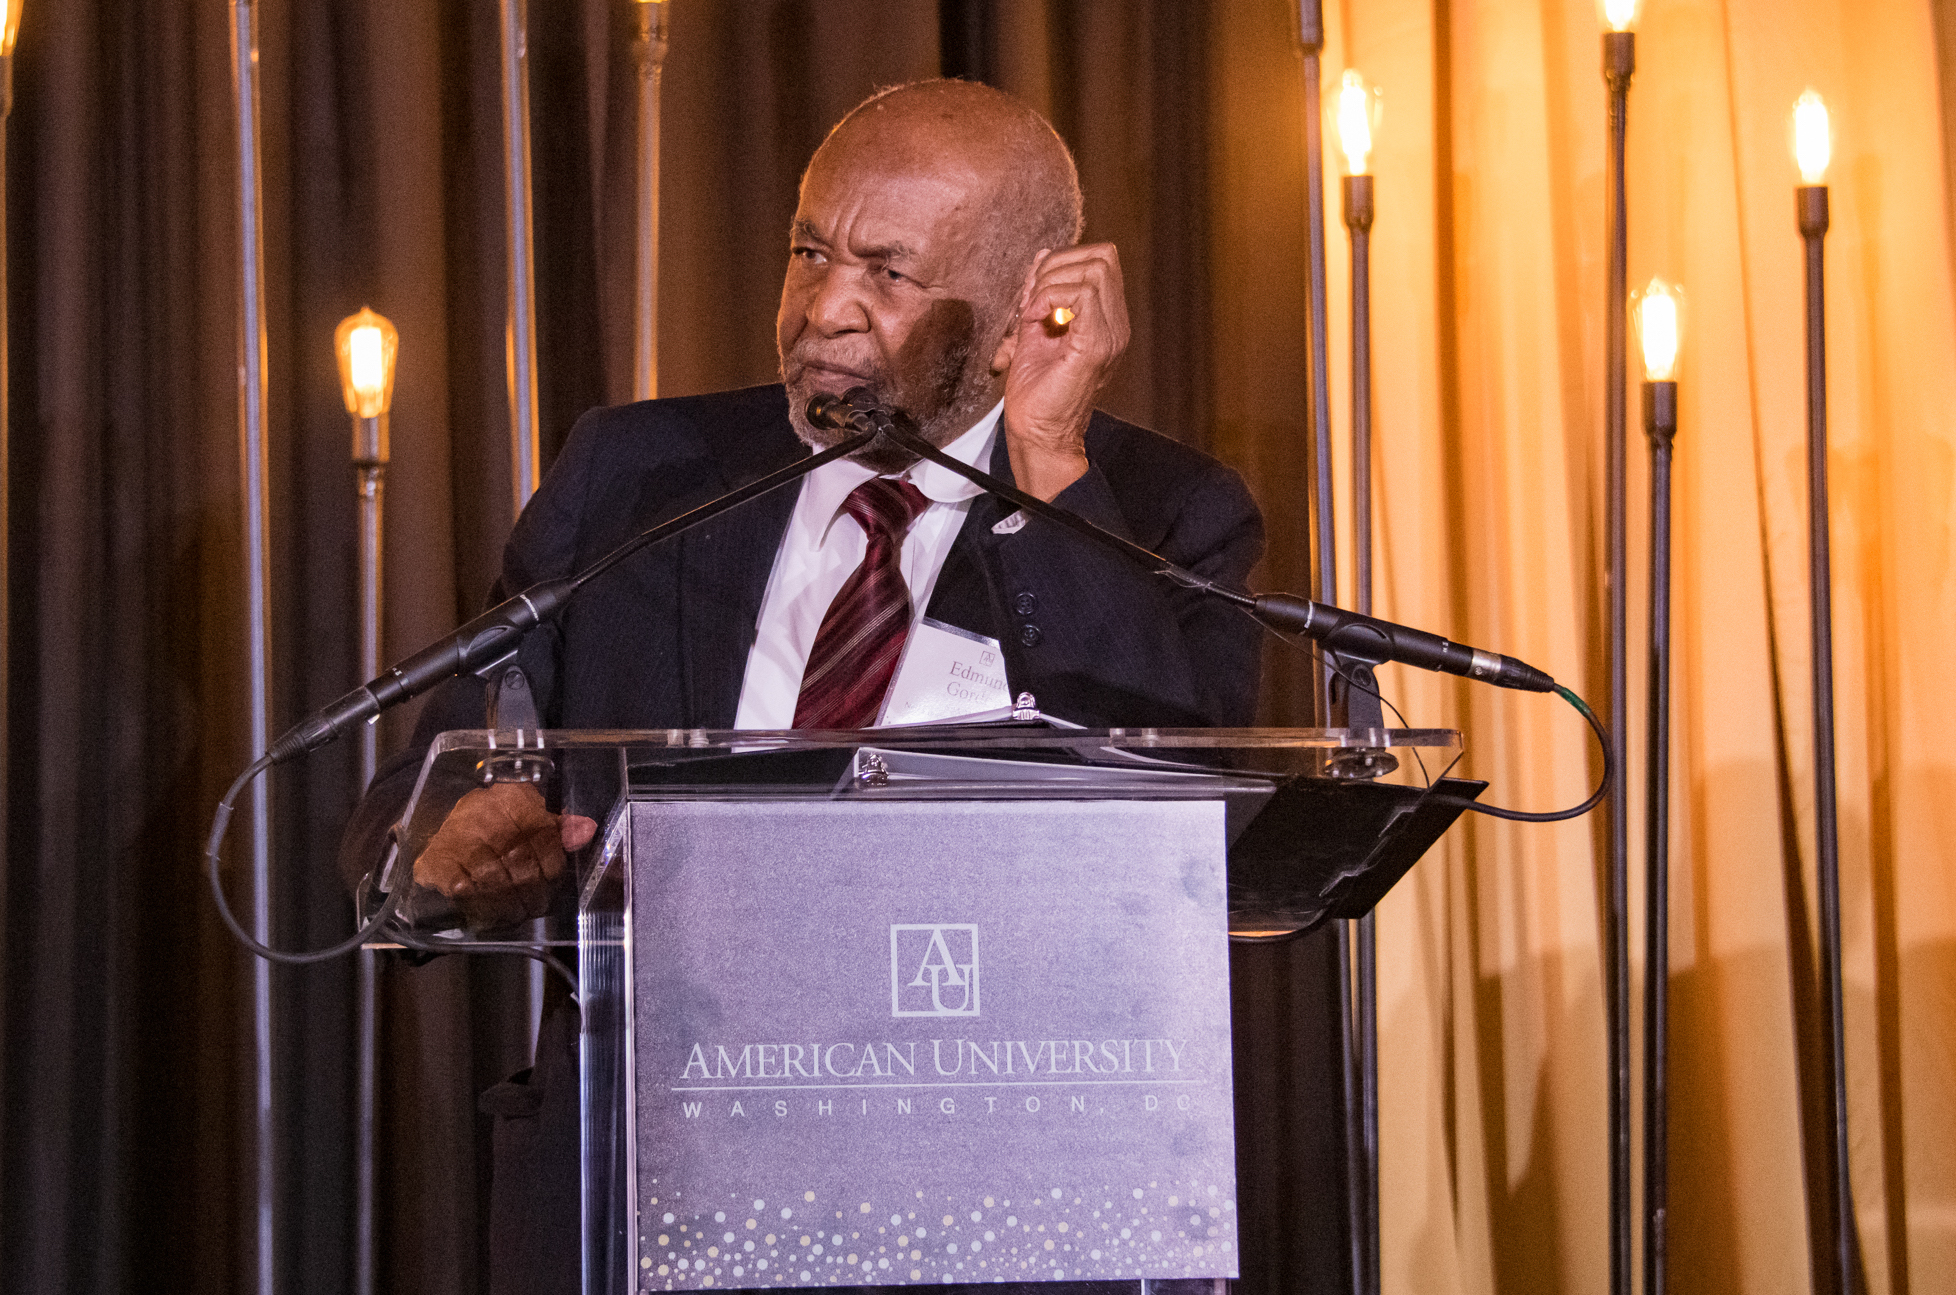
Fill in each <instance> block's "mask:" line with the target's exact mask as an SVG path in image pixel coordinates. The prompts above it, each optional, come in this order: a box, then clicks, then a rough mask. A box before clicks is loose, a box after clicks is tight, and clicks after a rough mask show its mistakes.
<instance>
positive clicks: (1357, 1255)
mask: <svg viewBox="0 0 1956 1295" xmlns="http://www.w3.org/2000/svg"><path fill="white" fill-rule="evenodd" d="M1297 37H1298V43H1299V45H1300V46H1301V48H1302V51H1303V55H1304V233H1305V256H1306V262H1307V266H1308V269H1307V277H1308V284H1307V287H1308V293H1309V310H1308V312H1307V314H1308V321H1307V322H1308V324H1309V340H1310V398H1311V435H1310V441H1309V445H1310V453H1309V455H1308V458H1309V460H1310V465H1311V489H1310V516H1311V521H1312V532H1313V535H1314V538H1315V540H1316V542H1315V544H1314V545H1313V546H1312V548H1313V552H1312V554H1311V558H1312V567H1313V574H1314V575H1315V576H1316V581H1315V583H1316V586H1317V596H1318V600H1319V601H1320V602H1326V603H1336V602H1337V601H1338V550H1337V543H1336V537H1335V533H1334V531H1333V529H1332V523H1333V518H1332V509H1331V498H1332V495H1331V492H1332V484H1331V376H1330V373H1331V364H1330V356H1329V349H1328V348H1329V344H1328V339H1327V333H1328V331H1329V325H1330V318H1329V309H1328V306H1327V289H1326V286H1325V253H1324V120H1323V109H1324V87H1323V80H1322V69H1321V67H1320V63H1321V59H1322V56H1323V54H1324V3H1323V0H1298V6H1297ZM1330 681H1331V672H1330V671H1329V670H1327V669H1325V668H1324V666H1323V665H1322V664H1319V665H1318V666H1317V667H1316V669H1315V670H1314V672H1313V678H1312V687H1311V707H1312V710H1313V711H1314V712H1315V713H1316V715H1317V717H1318V719H1317V722H1318V723H1320V724H1332V723H1335V722H1337V721H1336V720H1335V719H1334V717H1333V715H1332V699H1331V693H1330ZM1350 928H1351V924H1350V923H1349V922H1334V923H1333V924H1332V930H1333V933H1334V935H1335V939H1336V946H1337V947H1336V949H1335V951H1334V956H1335V958H1336V959H1337V967H1336V970H1335V973H1334V979H1335V981H1336V984H1335V990H1336V993H1337V997H1338V1074H1339V1079H1340V1083H1339V1089H1340V1091H1341V1093H1342V1094H1343V1097H1344V1121H1343V1123H1344V1130H1345V1137H1344V1143H1345V1186H1346V1197H1347V1213H1348V1214H1349V1215H1350V1222H1351V1230H1350V1233H1349V1237H1350V1250H1349V1254H1348V1256H1347V1260H1348V1268H1349V1271H1350V1273H1351V1279H1352V1284H1353V1286H1354V1288H1356V1287H1357V1286H1358V1284H1359V1282H1360V1280H1361V1278H1362V1275H1363V1272H1364V1261H1363V1257H1362V1252H1363V1240H1362V1237H1361V1235H1360V1234H1361V1231H1362V1228H1361V1220H1362V1217H1363V1213H1364V1208H1363V1196H1364V1184H1363V1180H1362V1178H1361V1174H1362V1169H1361V1166H1360V1157H1361V1148H1360V1145H1359V1144H1360V1141H1361V1138H1360V1134H1359V1127H1358V1126H1359V1121H1360V1114H1359V1096H1358V1060H1357V1055H1356V1040H1355V1038H1354V1035H1355V1028H1354V1022H1353V1019H1352V1017H1353V1005H1352V933H1351V929H1350Z"/></svg>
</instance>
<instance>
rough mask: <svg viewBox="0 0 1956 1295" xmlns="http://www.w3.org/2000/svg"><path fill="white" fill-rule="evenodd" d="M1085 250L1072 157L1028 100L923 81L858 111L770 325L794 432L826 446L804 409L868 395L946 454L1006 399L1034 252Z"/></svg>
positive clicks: (822, 158) (813, 193)
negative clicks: (1013, 337)
mask: <svg viewBox="0 0 1956 1295" xmlns="http://www.w3.org/2000/svg"><path fill="white" fill-rule="evenodd" d="M1079 236H1080V185H1079V180H1078V178H1077V176H1076V175H1075V172H1074V169H1073V159H1072V157H1071V156H1070V155H1069V154H1068V153H1067V151H1066V145H1064V144H1063V143H1061V142H1060V138H1059V136H1058V135H1056V134H1054V133H1053V128H1052V127H1051V126H1049V125H1047V124H1046V122H1045V120H1044V119H1043V118H1041V117H1040V116H1039V114H1038V113H1036V112H1034V111H1032V110H1031V109H1030V108H1028V107H1026V106H1025V105H1024V104H1022V103H1020V102H1019V101H1018V100H1016V99H1014V98H1012V97H1011V96H1009V95H1005V94H1001V93H1000V92H998V91H997V90H993V89H989V88H988V87H985V86H981V85H971V84H967V83H965V82H961V81H923V82H919V83H917V84H915V85H908V86H901V87H899V88H897V89H895V90H887V91H885V92H883V93H882V94H879V95H877V96H876V97H875V98H872V99H870V100H868V101H867V102H865V103H863V104H862V105H861V106H860V107H858V108H857V109H856V110H855V111H854V112H852V113H850V114H849V115H848V116H847V117H845V118H843V119H842V121H841V123H840V124H838V125H837V126H836V128H835V129H834V130H833V131H831V132H829V137H828V139H826V140H825V141H823V143H822V146H821V148H819V149H817V150H816V151H815V156H814V158H813V159H812V160H811V161H810V162H809V164H808V170H807V172H806V173H805V174H804V175H803V176H802V179H801V199H800V202H799V203H798V205H797V206H796V209H795V223H794V228H793V230H792V231H791V235H790V239H789V258H788V269H787V273H786V274H785V275H784V276H783V279H782V284H781V310H780V313H779V315H778V316H777V317H776V320H775V339H776V344H777V346H778V348H779V351H780V356H781V376H782V381H783V382H784V383H785V384H786V386H787V389H788V397H789V410H790V417H791V418H792V419H793V420H794V422H795V428H796V430H797V431H798V432H800V433H801V435H802V437H803V438H804V439H805V440H808V441H809V442H810V443H811V444H820V443H822V433H820V432H819V431H818V430H817V429H815V428H812V427H810V426H809V425H808V423H807V420H806V418H805V416H804V412H803V411H804V409H805V406H806V402H807V401H808V400H809V399H810V398H812V397H813V396H814V395H816V394H820V393H827V394H835V393H839V392H842V391H845V390H848V389H850V388H852V387H856V386H867V387H869V388H871V389H872V390H873V391H874V392H875V393H876V394H877V397H878V398H879V399H881V400H884V401H887V402H888V403H890V404H891V405H892V406H893V407H894V408H897V409H901V410H903V411H904V412H905V413H907V414H909V415H910V416H911V417H912V418H913V419H915V420H916V422H917V424H918V426H919V428H920V429H921V430H922V432H923V434H924V435H925V436H926V437H928V438H930V439H931V440H933V441H934V442H936V443H937V444H939V445H943V444H948V443H949V440H950V439H951V438H952V437H954V436H956V435H957V434H958V433H959V432H961V431H963V430H964V429H966V428H968V427H970V426H972V424H973V422H974V421H975V420H976V419H977V418H978V417H979V416H980V415H981V414H982V413H983V412H984V411H985V410H987V409H989V408H991V407H992V406H993V405H994V404H996V403H997V402H998V400H999V399H1000V397H1001V394H1002V393H1003V390H1004V370H1003V369H1002V368H1001V367H997V365H996V364H995V363H994V362H995V360H996V359H997V357H998V356H999V355H1001V354H1002V353H1003V349H1002V348H1004V346H1005V339H1006V338H1007V336H1008V335H1009V334H1011V333H1012V331H1013V329H1014V328H1015V327H1016V325H1017V322H1018V316H1019V309H1020V304H1021V302H1020V298H1021V294H1022V292H1023V291H1024V290H1025V289H1026V286H1027V284H1028V283H1029V281H1030V276H1031V272H1032V267H1033V264H1034V262H1035V260H1036V258H1037V257H1038V254H1039V252H1040V251H1041V249H1055V250H1057V249H1060V248H1067V247H1071V246H1073V245H1074V244H1075V243H1076V242H1078V240H1079ZM891 452H892V451H891V449H890V447H888V446H885V445H883V443H882V442H877V443H876V444H874V445H872V446H870V447H869V448H868V449H867V450H865V451H862V452H861V453H860V454H859V457H860V458H861V459H862V461H863V462H870V461H871V456H873V455H877V454H889V453H891ZM878 467H879V470H883V469H884V468H885V467H886V465H884V464H882V463H880V462H879V463H878Z"/></svg>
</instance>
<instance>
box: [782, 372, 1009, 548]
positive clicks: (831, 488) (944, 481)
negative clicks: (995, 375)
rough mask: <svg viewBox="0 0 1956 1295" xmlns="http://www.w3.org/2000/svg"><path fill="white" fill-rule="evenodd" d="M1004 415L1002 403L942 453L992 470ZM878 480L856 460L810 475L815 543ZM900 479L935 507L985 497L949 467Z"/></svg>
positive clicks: (919, 469) (916, 466) (922, 467)
mask: <svg viewBox="0 0 1956 1295" xmlns="http://www.w3.org/2000/svg"><path fill="white" fill-rule="evenodd" d="M1004 411H1005V402H1004V401H1003V400H1001V401H999V402H998V403H997V404H996V405H993V406H992V407H991V409H990V411H989V412H987V413H986V414H985V416H984V417H982V418H980V419H979V420H978V421H977V422H975V423H973V424H972V425H971V426H970V428H969V429H967V430H966V431H964V432H962V433H960V434H959V436H958V438H957V439H956V440H954V441H952V442H951V443H950V444H949V445H946V446H945V447H944V452H945V453H946V454H948V455H950V456H951V457H952V458H954V459H956V460H957V461H958V462H960V463H963V464H966V465H968V466H971V467H979V468H983V469H985V470H987V471H989V470H990V469H991V460H992V446H993V444H994V443H995V441H996V440H997V438H998V428H999V420H1000V417H1001V416H1002V415H1003V413H1004ZM880 475H882V474H880V473H878V472H876V471H874V470H872V469H870V468H866V467H864V466H863V465H862V464H860V463H857V462H856V461H855V460H853V459H837V460H836V461H835V462H833V463H825V464H823V465H822V466H821V467H819V468H817V469H815V470H814V471H813V472H811V473H809V474H808V477H807V479H806V480H805V481H804V483H803V485H802V489H803V491H804V492H805V493H804V494H803V500H804V501H805V503H806V506H807V510H808V511H807V515H808V516H809V517H811V518H814V519H818V520H817V522H816V524H817V526H818V527H819V530H818V532H817V535H816V540H815V542H816V543H817V544H820V543H822V542H823V541H825V540H827V538H828V532H829V527H830V526H831V525H832V524H833V523H834V521H835V519H836V518H837V517H839V516H841V514H842V502H843V500H845V499H847V498H848V497H849V492H850V491H852V490H854V489H855V488H856V487H857V486H860V485H861V484H862V483H863V482H865V481H868V480H869V479H870V478H871V477H875V476H880ZM897 479H898V480H900V481H908V482H910V484H912V485H914V486H916V487H917V489H918V490H919V491H920V492H922V494H923V496H924V498H926V499H928V500H930V501H931V502H932V503H933V504H961V503H963V502H965V501H966V500H968V499H974V498H976V497H977V496H979V495H982V494H984V493H985V492H984V491H983V490H982V489H981V488H980V487H978V486H976V485H974V484H973V483H971V482H969V481H966V480H965V479H964V478H963V477H961V476H959V475H958V474H957V473H955V472H953V471H951V470H950V469H949V468H947V467H943V466H941V465H939V464H936V463H931V462H929V461H928V460H919V461H918V462H916V463H913V464H911V465H910V467H909V468H907V469H905V470H904V471H903V472H902V473H900V474H899V475H898V478H897Z"/></svg>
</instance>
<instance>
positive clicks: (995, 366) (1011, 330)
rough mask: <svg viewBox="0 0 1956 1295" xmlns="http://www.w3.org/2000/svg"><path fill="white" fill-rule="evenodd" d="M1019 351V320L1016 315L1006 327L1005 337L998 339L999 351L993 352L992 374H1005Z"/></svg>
mask: <svg viewBox="0 0 1956 1295" xmlns="http://www.w3.org/2000/svg"><path fill="white" fill-rule="evenodd" d="M1018 351H1019V320H1018V317H1017V316H1016V315H1015V316H1013V318H1012V322H1011V323H1010V324H1008V325H1006V328H1005V336H1003V337H1001V338H999V339H998V349H997V350H996V351H993V352H992V372H993V373H1004V372H1006V371H1007V370H1008V369H1010V368H1011V367H1012V357H1013V356H1014V355H1016V354H1018Z"/></svg>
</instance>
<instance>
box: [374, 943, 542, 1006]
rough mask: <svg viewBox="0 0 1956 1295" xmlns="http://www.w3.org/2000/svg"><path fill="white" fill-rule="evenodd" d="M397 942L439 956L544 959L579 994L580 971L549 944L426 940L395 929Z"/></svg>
mask: <svg viewBox="0 0 1956 1295" xmlns="http://www.w3.org/2000/svg"><path fill="white" fill-rule="evenodd" d="M393 936H394V942H395V943H396V944H398V945H400V946H401V947H402V948H404V949H412V950H414V951H415V952H416V953H432V954H435V955H437V956H439V955H442V954H449V953H504V954H514V955H515V956H517V957H519V958H531V959H534V960H535V961H537V962H541V963H542V964H543V965H544V966H545V967H547V968H549V969H550V970H551V971H553V972H555V973H556V974H557V977H558V979H560V980H562V981H563V982H564V984H566V985H567V986H569V987H570V992H571V997H572V998H576V997H577V973H575V972H573V971H572V970H571V969H570V968H569V967H566V966H565V965H564V963H563V960H562V959H561V958H559V957H558V956H557V955H556V954H554V953H552V952H551V951H550V948H549V946H547V945H542V944H531V943H528V942H526V941H523V940H424V939H422V938H421V937H420V936H418V935H415V934H414V933H413V932H410V931H395V932H394V933H393Z"/></svg>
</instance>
